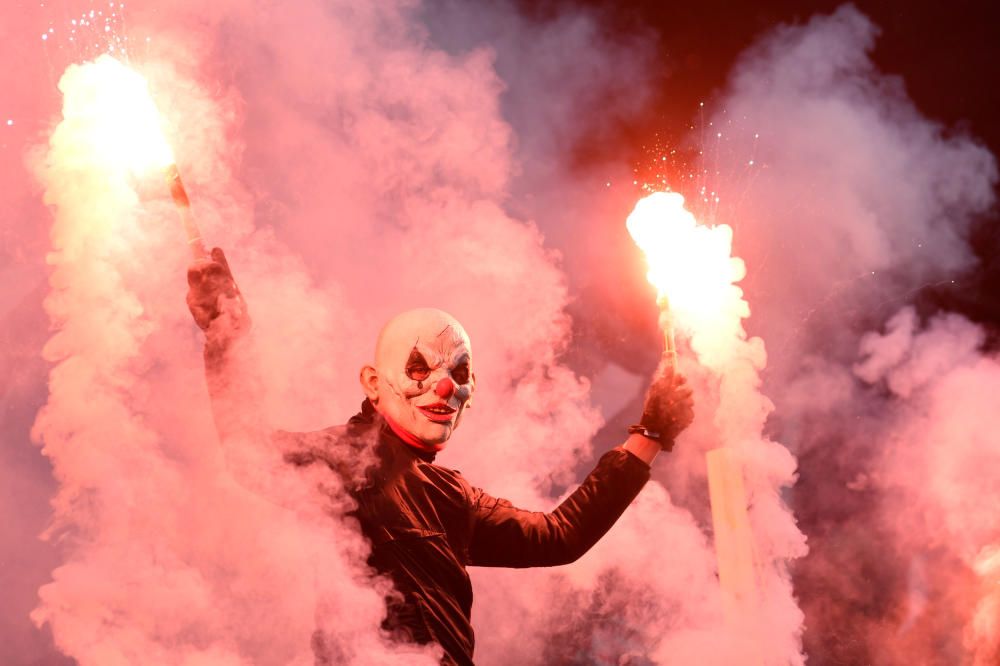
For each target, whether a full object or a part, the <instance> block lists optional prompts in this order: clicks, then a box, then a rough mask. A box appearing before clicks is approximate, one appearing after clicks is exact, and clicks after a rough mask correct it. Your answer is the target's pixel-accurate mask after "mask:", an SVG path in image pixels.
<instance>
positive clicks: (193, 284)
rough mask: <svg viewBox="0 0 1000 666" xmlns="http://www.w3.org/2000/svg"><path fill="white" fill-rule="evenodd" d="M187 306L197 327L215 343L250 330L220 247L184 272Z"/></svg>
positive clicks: (244, 309) (241, 297) (231, 273)
mask: <svg viewBox="0 0 1000 666" xmlns="http://www.w3.org/2000/svg"><path fill="white" fill-rule="evenodd" d="M187 280H188V293H187V305H188V309H189V310H190V311H191V316H192V317H194V321H195V323H196V324H198V326H199V327H200V328H201V329H202V330H203V331H205V332H206V334H207V335H209V336H211V337H215V338H218V341H220V342H221V341H224V340H229V339H232V338H234V337H237V336H239V335H241V334H243V333H245V332H246V331H248V330H249V329H250V315H249V313H248V312H247V308H246V304H245V303H244V301H243V296H242V295H241V294H240V289H239V287H237V286H236V280H234V279H233V272H232V271H231V270H229V262H228V261H226V255H225V254H223V252H222V250H221V249H220V248H217V247H216V248H212V258H211V259H202V260H199V261H196V262H194V263H193V264H191V265H190V266H189V267H188V272H187Z"/></svg>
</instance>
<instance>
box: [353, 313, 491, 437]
mask: <svg viewBox="0 0 1000 666" xmlns="http://www.w3.org/2000/svg"><path fill="white" fill-rule="evenodd" d="M471 364H472V345H471V343H470V342H469V336H468V334H466V332H465V329H464V328H462V325H461V324H459V323H458V321H457V320H456V319H455V318H454V317H452V316H451V315H449V314H448V313H446V312H442V311H441V310H435V309H432V308H421V309H418V310H410V311H408V312H404V313H403V314H401V315H398V316H396V317H395V318H393V319H392V320H391V321H390V322H389V323H388V324H386V325H385V327H384V328H383V329H382V332H381V333H380V334H379V337H378V343H377V344H376V346H375V365H374V366H365V367H364V368H362V369H361V385H362V387H363V388H364V390H365V394H366V395H367V396H368V398H369V399H370V400H371V401H372V402H373V403H374V404H375V408H376V409H377V410H378V411H379V413H381V414H382V416H384V417H385V418H386V420H387V421H389V424H390V425H391V426H392V428H393V430H395V431H396V433H397V434H398V435H400V437H402V438H403V439H404V440H406V441H407V442H408V443H409V444H411V445H413V446H417V447H419V448H422V449H425V450H428V451H439V450H441V449H442V448H444V445H445V442H447V441H448V438H449V437H451V433H452V432H453V431H454V430H455V428H456V427H458V422H459V420H461V418H462V412H463V411H464V410H465V408H466V406H467V405H468V402H469V398H471V397H472V391H473V390H474V389H475V386H476V378H475V375H474V374H473V373H472V369H471Z"/></svg>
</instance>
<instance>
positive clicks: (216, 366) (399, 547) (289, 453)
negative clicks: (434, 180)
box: [187, 248, 693, 665]
mask: <svg viewBox="0 0 1000 666" xmlns="http://www.w3.org/2000/svg"><path fill="white" fill-rule="evenodd" d="M188 282H189V287H190V288H189V292H188V297H187V301H188V306H189V308H190V309H191V313H192V315H193V316H194V319H195V321H196V322H197V324H198V325H199V326H200V327H201V328H202V329H203V330H204V331H205V335H206V344H205V367H206V375H207V379H208V386H209V392H210V395H211V397H212V407H213V413H214V416H215V420H216V426H217V428H218V430H219V434H220V438H221V439H222V440H223V441H225V440H227V439H234V440H239V439H240V438H241V437H244V436H246V435H245V431H247V430H252V429H254V428H257V429H259V428H261V426H260V425H259V424H258V423H256V422H254V421H253V418H252V416H248V412H251V413H256V410H248V409H246V407H245V406H246V405H247V404H253V397H252V395H250V394H251V393H252V386H253V384H254V382H253V380H252V379H250V378H249V375H248V374H247V373H246V372H245V371H240V370H237V367H238V366H239V363H238V360H239V359H238V358H237V357H238V356H239V352H238V350H239V347H240V345H239V341H240V340H241V339H243V337H244V335H245V334H246V333H247V331H248V330H249V328H250V318H249V316H248V315H247V309H246V307H245V304H244V302H243V299H242V296H241V295H240V292H239V289H238V287H237V286H236V282H235V281H234V279H233V276H232V272H231V271H230V269H229V266H228V264H227V262H226V259H225V256H224V255H223V253H222V251H221V250H219V249H218V248H216V249H215V250H213V251H212V258H211V259H210V260H205V261H202V262H197V263H195V264H194V265H192V266H191V268H190V269H189V271H188ZM474 367H475V366H474V363H473V350H472V343H471V341H470V340H469V336H468V335H467V334H466V332H465V329H464V328H463V327H462V325H461V324H460V323H459V322H458V321H457V320H456V319H455V318H454V317H452V316H451V315H449V314H447V313H445V312H443V311H441V310H437V309H432V308H421V309H416V310H410V311H407V312H404V313H402V314H400V315H398V316H396V317H394V318H393V319H392V320H390V321H389V322H388V323H387V324H386V325H385V326H384V328H383V329H382V331H381V333H380V334H379V337H378V340H377V342H376V345H375V355H374V359H373V362H372V363H371V364H370V365H365V366H364V367H363V368H361V372H360V380H361V389H362V391H363V393H364V395H365V398H364V401H363V402H362V406H361V411H360V412H359V413H358V414H356V415H355V416H353V417H352V418H351V419H350V420H349V422H348V423H347V424H346V425H344V426H336V427H332V428H328V429H326V430H323V431H319V432H316V433H287V432H279V433H275V434H274V439H275V442H276V444H277V446H278V448H279V449H280V450H281V451H282V452H283V459H284V461H285V463H287V464H288V465H290V466H292V467H299V468H302V467H311V466H314V465H319V466H322V467H323V468H325V469H328V470H329V471H330V473H333V474H337V475H339V476H340V478H341V479H342V482H343V483H342V487H344V488H346V489H347V492H348V493H349V494H350V495H351V497H352V498H353V499H354V500H355V503H356V509H354V510H353V511H352V512H351V515H353V516H354V517H355V518H357V520H358V522H359V524H360V526H361V531H362V532H363V534H364V535H365V537H367V539H368V540H369V542H370V543H371V554H370V556H369V558H368V564H369V565H370V566H371V567H372V568H373V569H374V570H375V571H376V572H378V573H379V574H381V575H384V576H388V577H389V578H390V579H391V580H392V582H393V584H394V587H395V589H396V591H397V592H398V593H399V594H398V595H393V597H392V598H390V599H387V603H388V611H387V617H386V620H385V622H384V623H383V629H384V630H385V631H386V632H387V633H388V634H389V635H390V636H391V637H392V638H393V639H395V640H399V641H408V642H413V643H418V644H428V643H437V644H438V645H440V646H441V647H442V648H443V650H444V657H443V660H442V663H445V664H463V665H464V664H472V663H473V647H474V635H473V630H472V625H471V623H470V617H471V612H472V585H471V583H470V579H469V575H468V573H467V571H466V568H467V567H469V566H490V567H539V566H557V565H561V564H567V563H570V562H573V561H575V560H576V559H577V558H579V557H580V556H581V555H583V554H584V553H585V552H587V550H589V549H590V547H591V546H593V545H594V544H595V543H596V542H597V541H598V540H599V539H600V538H601V537H602V536H604V534H605V533H606V532H607V531H608V530H609V529H610V528H611V526H612V525H613V524H614V523H615V521H616V520H617V519H618V517H619V516H620V515H621V514H622V512H624V511H625V509H626V508H627V507H628V505H629V504H630V503H631V502H632V500H633V499H634V498H635V497H636V495H637V494H638V493H639V491H640V490H641V489H642V487H643V485H644V484H645V483H646V481H647V480H648V479H649V476H650V464H651V463H652V461H653V459H654V458H655V457H656V455H657V454H658V453H659V452H660V451H661V450H666V451H669V450H671V448H672V447H673V443H674V439H675V438H676V436H677V435H678V434H679V433H680V432H681V431H682V430H684V429H685V428H686V427H687V426H688V425H689V424H690V423H691V421H692V418H693V403H692V397H691V390H690V389H689V388H688V387H687V386H686V385H685V383H684V379H683V377H681V376H679V375H676V374H675V373H673V372H665V371H661V372H658V373H657V378H656V379H655V380H654V382H653V383H652V385H651V386H650V388H649V390H648V392H647V396H646V401H645V405H644V409H643V413H642V416H641V418H640V421H639V423H638V424H637V425H635V426H632V427H631V428H629V433H628V436H627V438H626V439H625V442H624V443H623V445H622V446H619V447H617V448H615V449H612V450H611V451H608V452H607V453H605V454H604V455H603V456H602V457H601V458H600V460H599V461H598V463H597V465H596V467H595V468H594V470H593V471H592V472H591V473H590V474H589V475H588V476H587V478H586V479H584V481H583V483H582V484H581V485H580V486H579V487H578V488H577V489H576V490H575V491H574V492H573V493H572V494H570V496H569V497H567V498H566V500H565V501H563V502H562V503H561V504H560V505H559V506H558V507H557V508H556V509H555V510H553V511H551V512H548V513H545V512H534V511H528V510H525V509H521V508H518V507H515V506H513V505H512V504H511V503H510V502H508V501H506V500H503V499H500V498H497V497H494V496H492V495H490V494H488V493H487V492H485V491H483V490H482V489H480V488H478V487H476V486H474V485H473V484H471V483H470V482H469V481H467V480H466V479H465V478H464V477H463V476H462V474H461V473H459V472H457V471H455V470H451V469H448V468H446V467H443V466H441V465H438V464H436V463H435V456H436V455H437V453H438V452H439V451H441V449H443V448H444V447H445V445H446V444H447V443H448V441H449V439H450V438H451V436H452V435H453V434H454V432H455V429H456V428H457V427H458V426H459V424H460V423H461V421H462V420H463V418H465V412H466V410H467V409H468V408H469V405H470V400H471V398H472V396H473V393H474V392H475V388H476V375H475V372H474ZM361 451H367V452H370V453H371V454H372V455H369V456H363V455H359V452H361ZM358 460H365V461H367V462H366V463H365V465H364V468H363V469H359V468H358V464H357V461H358ZM313 647H314V650H315V652H316V660H317V663H323V664H325V663H333V662H332V659H333V657H332V656H331V655H332V653H333V651H332V650H331V646H327V645H324V642H323V639H322V636H318V637H317V638H316V640H314V645H313Z"/></svg>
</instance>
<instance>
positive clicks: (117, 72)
mask: <svg viewBox="0 0 1000 666" xmlns="http://www.w3.org/2000/svg"><path fill="white" fill-rule="evenodd" d="M59 90H60V91H61V92H62V93H63V118H64V123H66V124H68V125H69V126H73V127H77V128H79V129H81V130H84V131H77V132H74V134H75V136H77V137H78V140H79V141H80V142H81V145H80V146H79V147H80V149H81V150H86V151H88V152H89V153H90V154H91V155H92V157H93V156H99V160H100V162H101V163H103V164H104V165H105V166H106V167H107V168H108V169H110V170H117V169H128V170H130V171H132V172H133V173H136V174H143V173H146V172H148V171H151V170H153V169H163V168H165V167H166V166H168V165H169V164H172V163H173V162H174V156H173V151H172V150H171V149H170V145H169V144H168V143H167V139H166V137H165V136H164V133H163V118H162V117H161V116H160V112H159V111H158V110H157V109H156V105H155V104H154V103H153V98H152V96H151V95H150V93H149V85H148V84H147V83H146V79H144V78H143V77H142V75H140V74H139V73H138V72H136V71H135V70H133V69H131V68H129V67H127V66H126V65H124V64H123V63H121V62H120V61H118V60H116V59H115V58H112V57H111V56H109V55H102V56H100V57H99V58H97V59H96V60H94V61H93V62H88V63H85V64H82V65H71V66H70V67H69V68H67V70H66V72H65V73H64V74H63V76H62V78H61V79H60V80H59Z"/></svg>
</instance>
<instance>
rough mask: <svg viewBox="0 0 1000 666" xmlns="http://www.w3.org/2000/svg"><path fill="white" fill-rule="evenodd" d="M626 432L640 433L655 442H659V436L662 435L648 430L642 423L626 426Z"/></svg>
mask: <svg viewBox="0 0 1000 666" xmlns="http://www.w3.org/2000/svg"><path fill="white" fill-rule="evenodd" d="M628 434H630V435H642V436H643V437H648V438H649V439H651V440H653V441H656V442H659V441H660V437H662V435H661V434H660V433H658V432H653V431H652V430H650V429H649V428H647V427H646V426H644V425H642V424H641V423H637V424H636V425H630V426H629V427H628Z"/></svg>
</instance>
